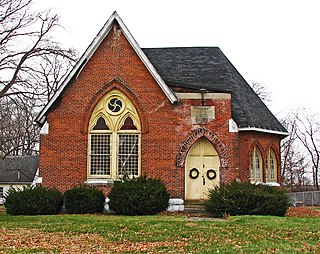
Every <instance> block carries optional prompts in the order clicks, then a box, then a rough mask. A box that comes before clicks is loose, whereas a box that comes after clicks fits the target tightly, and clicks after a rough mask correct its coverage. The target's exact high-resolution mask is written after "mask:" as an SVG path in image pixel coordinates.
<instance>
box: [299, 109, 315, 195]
mask: <svg viewBox="0 0 320 254" xmlns="http://www.w3.org/2000/svg"><path fill="white" fill-rule="evenodd" d="M295 116H296V119H297V121H298V123H299V125H300V128H299V129H298V131H297V137H298V139H299V140H300V141H301V143H302V145H303V146H304V148H305V149H306V151H307V154H308V155H309V158H310V161H311V164H312V166H313V169H314V176H313V177H314V179H313V180H314V185H315V187H316V189H317V190H319V164H320V122H319V115H318V114H310V113H308V112H307V110H305V109H302V110H300V111H299V112H297V113H296V114H295Z"/></svg>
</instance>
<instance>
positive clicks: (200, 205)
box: [184, 200, 208, 216]
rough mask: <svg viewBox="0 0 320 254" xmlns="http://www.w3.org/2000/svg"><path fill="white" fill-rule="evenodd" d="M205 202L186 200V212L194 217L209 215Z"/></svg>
mask: <svg viewBox="0 0 320 254" xmlns="http://www.w3.org/2000/svg"><path fill="white" fill-rule="evenodd" d="M204 204H205V200H185V205H184V211H185V212H186V213H189V214H193V215H203V216H205V215H208V212H207V210H206V209H205V205H204Z"/></svg>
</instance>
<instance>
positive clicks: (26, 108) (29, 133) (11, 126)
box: [0, 97, 39, 158]
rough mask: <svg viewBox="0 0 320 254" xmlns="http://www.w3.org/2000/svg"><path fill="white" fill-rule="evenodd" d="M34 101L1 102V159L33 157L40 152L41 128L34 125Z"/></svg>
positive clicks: (18, 99)
mask: <svg viewBox="0 0 320 254" xmlns="http://www.w3.org/2000/svg"><path fill="white" fill-rule="evenodd" d="M33 103H34V102H33V101H31V100H28V101H27V100H26V99H25V98H23V99H20V98H19V97H16V98H14V99H13V98H12V97H6V98H3V99H2V100H1V102H0V118H1V119H4V120H3V121H0V129H1V131H0V158H5V157H6V156H8V155H11V156H16V155H32V154H36V153H37V151H38V142H39V140H38V139H39V127H38V126H36V125H35V124H34V123H33V118H34V117H35V114H36V112H35V111H34V108H35V107H33Z"/></svg>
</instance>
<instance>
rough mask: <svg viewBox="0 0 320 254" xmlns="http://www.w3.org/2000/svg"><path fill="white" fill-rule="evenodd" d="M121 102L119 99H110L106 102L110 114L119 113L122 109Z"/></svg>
mask: <svg viewBox="0 0 320 254" xmlns="http://www.w3.org/2000/svg"><path fill="white" fill-rule="evenodd" d="M122 106H123V104H122V101H121V100H120V99H119V98H111V99H110V100H109V102H108V109H109V110H110V111H111V112H112V113H119V112H120V110H121V109H122Z"/></svg>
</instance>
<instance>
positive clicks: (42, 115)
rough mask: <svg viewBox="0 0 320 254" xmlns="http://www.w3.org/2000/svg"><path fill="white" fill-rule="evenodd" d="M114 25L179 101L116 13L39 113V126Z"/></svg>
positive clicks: (150, 70)
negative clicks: (115, 24)
mask: <svg viewBox="0 0 320 254" xmlns="http://www.w3.org/2000/svg"><path fill="white" fill-rule="evenodd" d="M114 23H117V24H118V25H119V28H120V29H121V31H122V32H123V34H124V35H125V37H126V39H127V40H128V42H129V43H130V45H131V46H132V48H133V49H134V50H135V52H136V53H137V55H138V56H139V57H140V59H141V61H142V62H143V63H144V64H145V66H146V68H147V69H148V70H149V72H150V74H151V75H152V76H153V78H154V79H155V81H156V82H157V83H158V85H159V86H160V88H161V89H162V91H163V92H164V93H165V95H166V96H167V97H168V99H169V100H170V102H171V103H175V102H176V101H177V98H176V96H175V94H174V93H173V92H172V91H171V89H170V88H169V87H168V86H167V85H166V83H165V82H164V80H163V79H162V77H161V76H160V75H159V74H158V72H157V71H156V69H155V68H154V67H153V65H152V64H151V62H150V61H149V59H148V58H147V57H146V55H145V54H144V52H143V51H142V50H141V48H140V46H139V45H138V43H137V42H136V40H135V39H134V38H133V36H132V35H131V33H130V32H129V30H128V29H127V27H126V26H125V24H124V23H123V21H122V20H121V18H120V17H119V15H118V13H117V12H114V13H113V14H112V15H111V16H110V18H109V19H108V21H107V22H106V23H105V24H104V26H103V27H102V29H101V30H100V32H99V33H98V34H97V36H96V37H95V38H94V40H93V41H92V42H91V44H90V45H89V47H88V48H87V50H86V51H85V52H84V54H83V55H82V56H81V58H80V59H79V60H78V62H77V63H76V65H75V66H74V67H73V69H72V70H71V71H70V72H69V74H68V76H67V77H66V79H65V80H64V81H63V83H62V84H61V85H60V87H59V89H58V91H57V92H56V93H55V94H54V96H53V97H52V98H51V100H50V101H49V102H48V104H47V105H46V106H45V107H44V108H43V109H42V111H41V112H40V113H39V115H38V116H37V118H36V119H35V121H36V122H37V123H39V124H41V125H42V124H44V122H45V117H46V113H47V111H48V110H49V109H50V107H51V106H52V105H53V103H54V102H55V101H56V100H57V99H58V98H59V96H61V94H62V92H63V91H64V90H65V88H66V87H67V85H68V84H69V83H70V81H71V80H72V79H73V78H76V77H77V76H78V75H79V73H80V72H81V70H82V69H83V67H84V66H85V64H86V63H87V62H88V60H89V59H90V58H91V57H92V55H93V54H94V53H95V51H96V50H97V48H98V47H99V46H100V44H101V42H102V41H103V40H104V39H105V38H106V36H107V35H108V34H109V32H110V30H111V28H112V27H113V25H114Z"/></svg>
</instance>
